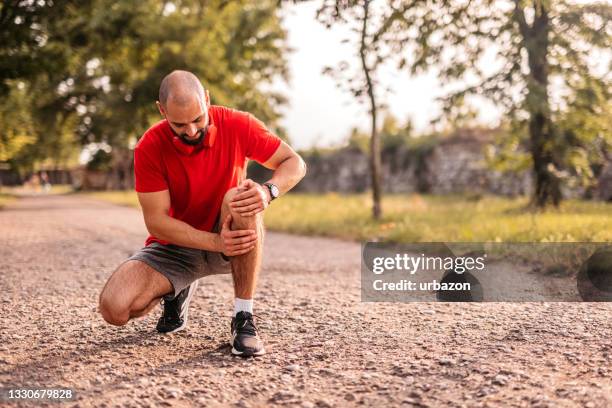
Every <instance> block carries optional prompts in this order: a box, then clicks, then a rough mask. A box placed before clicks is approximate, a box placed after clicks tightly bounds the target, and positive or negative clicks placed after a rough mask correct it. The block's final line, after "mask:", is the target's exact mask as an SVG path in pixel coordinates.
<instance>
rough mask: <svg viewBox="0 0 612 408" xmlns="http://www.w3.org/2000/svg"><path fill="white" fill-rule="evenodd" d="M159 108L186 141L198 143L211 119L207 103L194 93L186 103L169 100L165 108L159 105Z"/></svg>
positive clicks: (174, 129) (175, 131)
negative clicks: (181, 103)
mask: <svg viewBox="0 0 612 408" xmlns="http://www.w3.org/2000/svg"><path fill="white" fill-rule="evenodd" d="M159 110H160V112H161V114H162V115H164V117H165V118H166V120H168V123H169V124H170V127H171V128H172V130H173V131H174V133H176V134H177V135H178V136H179V137H180V138H181V139H183V141H185V142H186V143H190V142H191V143H197V142H198V141H200V139H201V138H202V137H203V136H204V132H205V129H206V127H207V126H208V120H209V119H208V109H207V106H206V103H204V101H201V100H200V98H199V97H198V96H195V95H194V97H193V98H191V99H190V101H189V102H188V103H187V104H184V105H180V104H177V103H173V102H172V101H171V100H169V101H168V102H167V104H166V106H165V108H164V107H163V106H161V105H159Z"/></svg>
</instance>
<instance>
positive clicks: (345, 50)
mask: <svg viewBox="0 0 612 408" xmlns="http://www.w3.org/2000/svg"><path fill="white" fill-rule="evenodd" d="M611 17H612V3H610V2H609V1H599V2H596V1H577V0H575V1H569V0H568V1H565V0H559V1H553V0H548V1H547V0H529V1H523V0H507V1H505V0H504V1H502V0H499V1H490V0H476V1H423V2H407V1H393V0H389V1H384V0H380V1H379V0H375V1H365V0H362V1H340V0H336V1H326V0H318V1H304V2H282V1H231V0H229V1H221V0H218V1H217V0H200V1H196V0H192V1H154V0H142V1H122V2H114V1H109V0H85V1H61V0H58V1H44V0H38V1H34V0H32V1H3V2H2V3H1V4H0V188H1V189H2V190H1V192H0V206H2V205H4V204H6V203H7V202H10V201H12V200H15V199H16V197H18V196H19V195H20V194H67V193H69V194H87V195H90V196H92V197H95V198H99V199H105V200H110V201H113V202H116V203H119V204H126V205H134V206H137V205H138V203H137V200H136V197H135V194H134V193H133V186H134V178H133V156H132V151H133V150H132V149H133V148H134V145H135V144H136V142H137V140H138V138H139V137H140V136H141V135H142V133H143V132H144V131H145V130H146V129H147V128H148V127H150V126H151V125H152V124H154V123H155V122H156V121H158V120H160V116H159V113H158V112H157V109H156V107H155V100H156V98H157V92H158V88H159V83H160V81H161V79H162V78H163V76H164V75H166V74H167V73H169V72H170V71H172V70H174V69H187V70H190V71H192V72H194V73H196V75H198V76H199V77H200V79H201V80H202V82H203V84H204V86H205V87H206V88H207V89H209V91H210V95H211V98H212V103H213V104H219V105H225V106H229V107H233V108H236V109H240V110H245V111H249V112H251V113H253V114H254V115H255V116H257V117H258V118H260V119H261V120H263V121H264V122H265V123H266V124H267V126H268V127H270V128H271V129H273V130H274V131H275V132H276V133H277V134H278V135H279V136H280V137H282V138H283V139H285V140H287V141H288V142H289V143H290V144H291V145H292V146H294V147H295V148H296V149H298V150H299V151H300V153H301V154H302V155H303V157H304V159H305V160H306V162H307V164H308V175H307V176H306V178H305V179H304V180H303V181H302V182H301V183H300V184H299V185H298V186H297V187H296V188H295V189H294V191H293V192H292V193H291V194H289V195H287V196H286V197H284V198H283V200H279V201H278V202H275V204H274V206H273V208H274V210H273V211H268V212H267V213H266V222H267V225H268V226H269V227H270V228H272V229H276V230H283V231H289V232H295V233H302V234H317V235H328V236H336V237H341V238H348V239H369V240H388V241H399V242H412V241H530V240H537V241H551V242H554V241H610V240H612V203H611V201H612V156H611V154H610V147H611V146H612V99H611V97H610V95H611V91H612V87H611V85H612V82H611V79H612V74H610V72H611V71H612V70H611V68H612V52H611V49H612V48H611V45H612V19H611ZM249 173H250V174H249V176H251V177H253V178H255V179H256V180H259V181H263V180H265V178H266V177H267V174H266V171H265V169H263V168H261V167H259V166H257V165H255V163H251V165H250V166H249Z"/></svg>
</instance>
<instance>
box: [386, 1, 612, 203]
mask: <svg viewBox="0 0 612 408" xmlns="http://www.w3.org/2000/svg"><path fill="white" fill-rule="evenodd" d="M429 3H430V2H424V4H423V6H422V7H421V8H420V9H421V10H420V15H416V16H415V15H414V13H413V12H412V11H414V10H410V9H402V7H400V6H399V5H391V7H392V8H393V9H394V10H395V11H394V12H393V13H392V14H393V16H392V17H391V18H390V19H388V20H387V23H386V25H387V26H388V29H387V34H392V35H395V38H394V39H393V42H395V43H398V44H402V43H405V42H408V41H411V42H412V43H414V44H415V45H416V47H415V49H414V54H415V57H414V60H413V61H412V62H411V63H410V64H409V66H410V69H411V72H413V73H417V72H422V71H426V70H429V69H431V68H432V67H436V68H437V69H438V70H439V74H440V78H441V79H443V80H444V81H453V80H457V79H466V78H469V77H470V76H471V77H473V78H476V81H475V82H476V83H474V84H473V85H470V86H468V87H467V88H464V89H461V90H459V91H456V92H452V93H450V94H449V95H448V96H447V97H446V98H444V100H443V102H444V108H445V111H446V112H449V111H451V110H452V109H453V106H454V105H456V104H457V102H458V101H461V100H463V99H464V98H465V97H466V96H469V95H481V96H484V97H487V98H489V99H491V100H492V101H493V102H495V103H497V104H498V105H499V106H501V107H502V108H503V109H504V112H505V114H506V115H507V117H508V118H509V120H510V122H511V124H512V128H513V130H514V131H513V132H511V134H512V135H513V137H514V138H521V134H524V133H525V131H526V133H528V135H529V137H528V140H527V141H526V143H525V144H526V145H527V146H528V149H529V152H530V161H531V167H532V169H533V173H534V178H535V191H534V196H533V203H534V204H535V205H536V206H537V207H540V208H541V207H544V206H546V205H549V204H552V205H555V206H556V205H558V204H559V203H560V201H561V199H562V197H561V184H562V181H563V179H564V178H565V177H567V176H568V175H571V174H572V173H573V174H581V175H582V176H584V175H586V174H587V173H588V172H587V171H586V168H587V167H589V166H590V163H589V161H588V160H587V158H588V157H592V156H593V154H595V153H594V151H593V146H594V145H595V146H597V149H599V151H600V153H601V150H602V149H604V150H605V149H606V147H605V146H608V147H609V146H610V143H611V142H610V138H611V137H612V133H611V132H610V120H609V117H610V116H609V113H608V115H607V116H606V115H605V113H606V112H609V109H610V103H609V101H610V96H611V89H610V79H611V78H610V70H608V72H607V73H604V74H603V75H600V76H597V75H596V74H595V73H594V71H593V70H592V68H591V67H590V66H589V62H590V61H591V60H592V58H590V56H591V54H592V53H593V52H594V51H595V50H597V49H599V50H602V55H604V56H605V55H606V54H605V53H606V52H608V54H607V56H608V57H609V47H610V44H612V6H611V5H609V4H606V3H593V4H585V5H577V4H573V3H571V2H569V1H566V0H555V1H550V0H533V1H526V0H512V1H505V2H502V1H493V0H472V1H444V2H442V1H439V2H434V3H436V4H435V5H436V6H437V7H433V5H432V4H429ZM415 18H416V19H417V20H415ZM415 21H417V22H418V25H419V26H420V29H419V30H418V32H416V33H412V32H411V31H410V30H411V28H412V27H414V22H415ZM489 50H497V53H496V58H497V60H499V61H502V62H503V63H502V64H501V67H500V68H499V69H496V70H493V72H492V73H491V72H485V71H486V70H483V69H482V68H481V66H480V65H479V62H480V61H481V59H482V57H483V56H484V55H485V53H486V52H487V51H489ZM553 80H554V81H556V82H559V81H561V82H562V83H563V84H564V88H565V95H564V96H561V103H559V104H556V105H555V104H553V103H552V98H551V93H550V84H551V82H552V81H553ZM472 82H474V81H472ZM602 115H603V119H602ZM581 123H589V124H590V126H589V127H588V128H586V129H584V128H583V129H580V130H579V126H580V124H581ZM578 134H579V136H578ZM508 145H513V146H517V143H510V144H508ZM600 156H601V154H600Z"/></svg>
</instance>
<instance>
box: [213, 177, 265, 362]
mask: <svg viewBox="0 0 612 408" xmlns="http://www.w3.org/2000/svg"><path fill="white" fill-rule="evenodd" d="M235 194H237V190H236V189H231V190H229V191H228V192H227V193H226V195H225V197H224V199H223V206H222V208H221V220H224V219H225V218H226V217H227V215H228V214H231V215H232V222H231V227H230V228H231V229H232V230H238V229H240V230H245V229H252V230H256V231H257V241H255V244H254V245H255V247H254V248H253V249H252V250H251V251H249V252H247V253H246V254H243V255H238V256H233V257H231V263H232V276H233V279H234V294H235V297H236V300H235V301H236V302H238V301H251V302H252V300H253V297H254V295H255V286H256V285H257V276H258V274H259V270H260V268H261V261H262V252H263V242H264V225H263V215H262V214H261V213H258V214H255V215H252V216H242V215H240V214H239V213H238V212H236V211H233V210H232V209H231V208H230V206H229V203H230V202H231V200H232V198H233V197H234V196H235ZM221 222H222V221H221ZM237 304H238V303H237ZM232 354H234V355H239V356H242V357H248V356H260V355H263V354H265V349H264V345H263V342H262V341H261V339H260V338H259V335H258V333H257V327H256V326H255V323H254V321H253V316H252V314H251V313H242V312H241V313H237V314H236V316H234V318H233V319H232Z"/></svg>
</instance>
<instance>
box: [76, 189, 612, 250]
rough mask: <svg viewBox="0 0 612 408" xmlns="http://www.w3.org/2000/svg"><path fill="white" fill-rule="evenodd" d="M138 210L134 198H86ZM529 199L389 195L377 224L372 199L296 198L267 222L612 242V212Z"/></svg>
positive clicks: (455, 238)
mask: <svg viewBox="0 0 612 408" xmlns="http://www.w3.org/2000/svg"><path fill="white" fill-rule="evenodd" d="M83 194H86V195H88V196H90V197H93V198H97V199H102V200H106V201H110V202H113V203H115V204H121V205H129V206H134V207H138V200H137V198H136V195H135V193H133V192H94V193H83ZM526 206H527V199H526V198H516V199H510V198H502V197H482V198H469V197H465V196H458V195H453V196H428V195H418V194H412V195H407V194H401V195H399V194H398V195H387V196H385V198H384V199H383V211H384V216H383V218H382V220H380V221H374V220H372V218H371V216H370V212H371V200H370V197H369V195H367V194H351V195H340V194H335V193H330V194H323V195H321V194H288V195H286V196H284V197H283V198H282V199H279V200H278V201H275V202H274V203H273V204H272V206H271V207H270V209H269V210H267V211H266V214H265V222H266V226H267V227H268V229H270V230H275V231H285V232H291V233H297V234H306V235H321V236H329V237H338V238H343V239H350V240H359V241H361V240H373V239H376V240H381V241H394V242H431V241H434V242H435V241H446V242H609V241H612V204H610V203H605V202H596V201H592V202H591V201H578V200H570V201H565V202H564V203H563V204H562V206H561V208H560V209H558V210H548V211H545V212H540V213H532V212H529V211H527V210H525V208H526Z"/></svg>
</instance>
